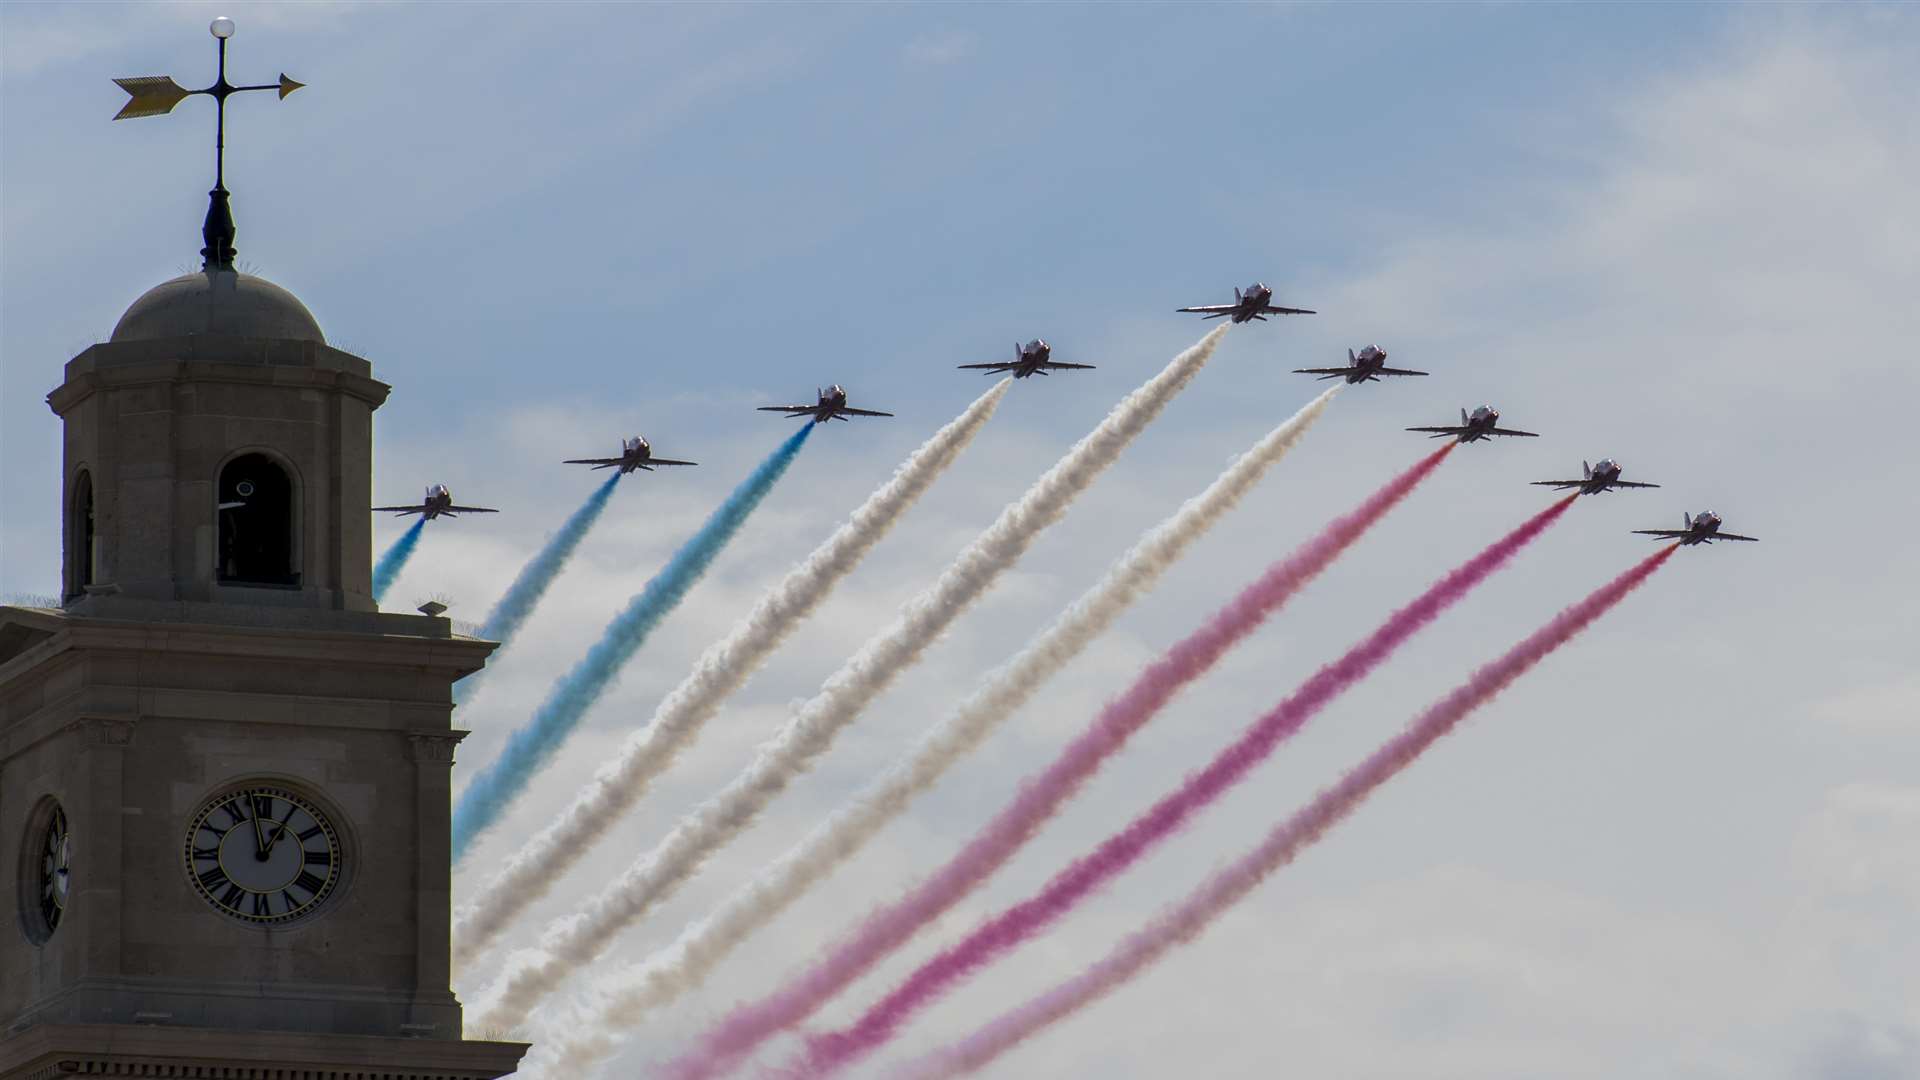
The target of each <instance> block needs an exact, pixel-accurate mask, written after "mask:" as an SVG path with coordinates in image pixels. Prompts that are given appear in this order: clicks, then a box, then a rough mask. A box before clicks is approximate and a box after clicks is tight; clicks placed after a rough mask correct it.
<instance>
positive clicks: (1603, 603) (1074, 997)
mask: <svg viewBox="0 0 1920 1080" xmlns="http://www.w3.org/2000/svg"><path fill="white" fill-rule="evenodd" d="M1676 546H1677V545H1676ZM1674 550H1675V547H1667V548H1663V549H1661V550H1660V551H1657V552H1654V553H1653V555H1651V556H1649V557H1648V558H1646V559H1644V560H1642V561H1641V562H1640V564H1639V565H1637V566H1635V567H1633V568H1632V569H1631V570H1628V571H1627V572H1626V573H1624V574H1622V575H1620V576H1619V577H1617V578H1615V579H1614V580H1612V581H1610V582H1608V583H1607V584H1606V585H1604V586H1602V587H1601V588H1600V589H1598V590H1596V591H1595V592H1594V593H1593V594H1592V595H1590V596H1588V597H1587V598H1586V599H1584V600H1582V601H1580V602H1579V603H1577V604H1575V605H1573V606H1572V607H1570V608H1567V609H1566V610H1565V611H1562V612H1561V613H1560V614H1559V615H1557V616H1555V617H1554V619H1553V621H1551V622H1549V623H1548V624H1547V625H1546V626H1544V627H1542V628H1541V629H1540V630H1539V631H1537V632H1535V633H1534V634H1533V636H1531V637H1529V638H1527V639H1526V640H1525V641H1522V642H1521V643H1520V644H1518V645H1516V646H1514V647H1513V648H1512V649H1511V650H1509V651H1508V652H1507V654H1506V655H1505V656H1502V657H1500V658H1499V659H1498V660H1495V661H1493V662H1492V663H1490V664H1487V665H1486V666H1484V667H1482V668H1480V669H1479V670H1478V671H1476V672H1474V673H1473V676H1472V677H1471V678H1469V679H1468V680H1467V681H1466V682H1465V683H1464V684H1462V685H1461V686H1460V687H1459V688H1458V689H1456V690H1454V691H1453V692H1452V693H1450V694H1448V695H1447V696H1446V697H1444V698H1441V699H1440V700H1439V701H1438V702H1437V703H1435V704H1434V705H1433V706H1431V707H1430V708H1428V709H1427V711H1426V712H1424V713H1422V714H1421V715H1420V716H1419V718H1418V719H1416V720H1414V722H1413V723H1412V724H1409V725H1408V726H1407V727H1406V729H1405V730H1403V731H1402V732H1401V733H1400V734H1399V735H1396V736H1395V737H1394V738H1393V739H1391V740H1389V741H1388V742H1387V743H1386V744H1385V745H1383V746H1381V747H1380V748H1379V749H1378V750H1375V751H1374V752H1373V754H1372V755H1371V756H1369V757H1368V758H1367V759H1366V760H1364V761H1362V762H1361V763H1360V764H1359V765H1357V766H1355V767H1354V769H1353V770H1352V771H1351V772H1349V773H1347V775H1346V776H1344V777H1342V778H1341V779H1340V782H1339V783H1337V784H1335V785H1334V786H1333V787H1331V788H1328V789H1327V790H1325V791H1323V792H1321V793H1320V795H1319V797H1317V798H1315V799H1314V800H1313V802H1311V803H1309V804H1307V806H1306V807H1305V808H1304V809H1302V810H1301V811H1300V812H1298V813H1296V814H1294V815H1293V816H1292V817H1291V818H1288V819H1287V820H1286V821H1284V822H1282V823H1281V824H1280V826H1279V827H1278V828H1276V829H1274V830H1273V831H1272V832H1270V833H1268V834H1267V838H1266V840H1264V841H1263V842H1262V843H1261V844H1260V846H1259V847H1257V848H1254V849H1253V851H1251V852H1249V853H1248V854H1247V855H1246V856H1244V857H1243V858H1241V859H1240V860H1239V861H1238V862H1236V863H1234V864H1233V865H1231V866H1228V867H1227V868H1226V869H1224V870H1221V871H1219V872H1218V873H1216V874H1214V875H1213V877H1211V878H1209V879H1208V880H1207V881H1206V882H1205V883H1204V884H1202V885H1201V887H1200V888H1199V889H1197V890H1195V891H1194V892H1193V893H1192V894H1190V895H1189V896H1188V897H1187V899H1185V900H1184V901H1182V902H1181V903H1180V904H1179V906H1177V907H1175V908H1173V909H1172V910H1170V911H1166V912H1163V913H1161V914H1160V915H1159V916H1158V917H1156V918H1155V919H1154V920H1153V921H1152V922H1150V923H1148V924H1147V925H1146V926H1145V927H1143V928H1142V929H1141V930H1139V931H1137V932H1135V933H1134V934H1133V935H1132V936H1131V937H1129V938H1127V939H1126V940H1125V941H1123V942H1121V943H1120V945H1119V946H1118V947H1116V948H1115V949H1114V950H1113V951H1112V952H1110V953H1108V954H1107V956H1106V957H1105V958H1104V959H1102V960H1100V961H1099V962H1098V963H1096V964H1094V965H1093V966H1092V967H1090V968H1088V969H1087V970H1086V971H1084V972H1082V973H1080V974H1079V975H1077V976H1075V977H1074V978H1072V979H1069V980H1067V981H1066V982H1063V983H1061V984H1059V985H1058V986H1055V987H1054V988H1053V989H1051V990H1049V991H1047V992H1046V993H1044V994H1041V995H1040V996H1038V997H1035V998H1032V999H1030V1000H1029V1001H1027V1002H1026V1003H1025V1004H1024V1005H1021V1006H1019V1007H1018V1008H1016V1009H1013V1010H1012V1011H1010V1012H1007V1013H1005V1014H1003V1015H1001V1016H1000V1017H999V1018H998V1019H995V1020H993V1021H991V1022H990V1023H988V1024H987V1025H986V1026H985V1027H982V1028H980V1029H979V1030H978V1031H976V1032H974V1033H973V1034H972V1035H970V1036H968V1037H967V1038H965V1039H962V1040H961V1041H959V1042H957V1043H954V1044H952V1045H951V1046H948V1047H946V1048H945V1049H942V1050H940V1051H937V1052H935V1053H933V1054H930V1055H928V1056H927V1057H925V1058H922V1059H921V1060H919V1061H916V1062H914V1063H912V1064H910V1065H909V1066H907V1067H906V1068H905V1069H903V1070H901V1071H900V1072H901V1074H902V1075H909V1076H914V1077H936V1076H937V1077H945V1076H953V1075H956V1074H958V1073H962V1072H970V1071H972V1070H974V1069H978V1068H980V1067H981V1066H982V1065H985V1064H986V1063H987V1062H989V1061H992V1060H993V1059H994V1058H996V1057H998V1056H999V1055H1001V1054H1003V1053H1005V1052H1006V1051H1007V1050H1009V1049H1012V1048H1013V1046H1014V1045H1016V1044H1017V1043H1019V1042H1020V1041H1021V1040H1023V1039H1025V1038H1027V1037H1028V1036H1030V1035H1032V1034H1034V1033H1035V1032H1037V1031H1039V1030H1040V1029H1042V1028H1044V1027H1046V1026H1048V1025H1050V1024H1052V1023H1054V1022H1055V1021H1057V1020H1060V1019H1063V1018H1064V1017H1066V1016H1068V1015H1070V1014H1072V1013H1073V1012H1075V1011H1077V1010H1078V1009H1080V1008H1082V1007H1083V1006H1085V1005H1087V1004H1089V1003H1091V1002H1093V1001H1094V1000H1096V999H1098V998H1100V997H1103V996H1105V995H1106V994H1107V993H1109V992H1111V991H1112V990H1114V989H1115V988H1117V987H1119V986H1120V985H1121V984H1122V983H1124V982H1126V980H1128V979H1130V978H1132V977H1133V976H1134V975H1136V974H1138V973H1139V972H1140V971H1141V970H1142V969H1144V968H1146V967H1147V966H1148V965H1150V964H1152V963H1153V962H1154V961H1156V960H1158V959H1159V958H1160V957H1161V956H1162V955H1164V954H1165V953H1166V952H1167V951H1168V950H1170V949H1172V948H1173V947H1174V946H1176V945H1180V944H1184V943H1185V942H1188V941H1191V940H1193V939H1194V938H1195V937H1197V936H1198V935H1199V934H1200V932H1201V931H1202V930H1204V929H1206V927H1207V925H1208V924H1209V923H1211V922H1212V921H1213V920H1214V918H1216V917H1217V916H1219V915H1220V914H1221V913H1222V912H1224V911H1225V910H1226V909H1227V908H1229V907H1231V906H1232V905H1233V904H1234V903H1235V902H1236V901H1238V900H1239V899H1240V898H1241V897H1243V896H1245V895H1247V894H1248V893H1249V892H1252V891H1253V888H1254V887H1255V886H1256V885H1259V884H1260V883H1261V882H1262V881H1264V880H1265V879H1266V877H1267V875H1269V874H1271V873H1273V872H1274V871H1275V870H1277V869H1279V868H1280V867H1282V866H1285V865H1286V864H1287V863H1289V862H1292V861H1293V858H1294V856H1295V855H1297V854H1299V853H1300V851H1301V849H1303V848H1305V847H1306V846H1307V845H1309V844H1311V843H1313V842H1314V841H1316V840H1318V839H1320V837H1321V836H1323V835H1325V833H1326V831H1327V830H1328V829H1330V828H1332V827H1333V826H1334V825H1335V824H1336V823H1338V822H1339V821H1340V820H1341V819H1342V818H1344V817H1346V816H1347V815H1348V814H1350V813H1352V812H1353V811H1354V809H1355V808H1356V807H1358V806H1359V805H1360V804H1361V803H1362V802H1364V801H1365V800H1366V798H1367V796H1368V795H1370V794H1372V793H1373V790H1374V789H1375V788H1377V787H1379V786H1380V785H1381V784H1384V783H1386V782H1387V781H1388V780H1390V779H1392V778H1393V776H1394V775H1395V774H1396V773H1398V772H1399V771H1400V770H1401V769H1404V768H1406V767H1407V766H1408V765H1411V764H1412V763H1413V761H1414V759H1416V758H1418V757H1419V756H1420V754H1421V753H1422V752H1424V751H1425V750H1426V749H1427V747H1429V746H1432V745H1433V743H1434V742H1435V741H1436V740H1438V739H1439V738H1440V737H1441V736H1442V735H1445V734H1447V733H1448V732H1449V731H1452V730H1453V729H1454V727H1455V726H1456V725H1458V724H1459V723H1460V721H1461V720H1462V719H1464V718H1465V717H1466V716H1467V714H1469V713H1471V712H1472V711H1473V710H1475V709H1477V708H1479V707H1480V706H1481V705H1484V704H1486V703H1487V702H1488V701H1490V700H1492V698H1493V697H1494V696H1495V695H1496V694H1498V693H1500V691H1502V690H1505V689H1506V688H1507V687H1508V686H1509V685H1510V684H1512V682H1513V681H1514V680H1515V679H1518V678H1519V677H1520V676H1521V675H1523V674H1525V673H1526V672H1527V670H1528V669H1530V668H1532V667H1533V665H1535V664H1537V663H1539V662H1540V661H1541V660H1542V659H1545V657H1546V656H1547V654H1548V653H1551V652H1552V651H1553V650H1555V649H1557V648H1559V647H1560V646H1561V645H1564V644H1566V643H1567V642H1568V641H1569V640H1570V639H1572V638H1573V636H1574V635H1576V634H1578V633H1579V632H1580V631H1582V630H1584V629H1586V628H1587V626H1588V625H1589V624H1591V623H1592V622H1593V621H1594V620H1595V619H1598V618H1599V617H1600V616H1601V615H1604V614H1606V612H1607V611H1608V610H1609V609H1611V608H1612V607H1613V606H1614V605H1615V604H1618V603H1619V602H1620V601H1621V600H1622V599H1625V597H1626V595H1627V594H1628V593H1630V592H1632V591H1633V590H1634V589H1635V588H1637V587H1639V585H1640V583H1641V582H1643V581H1645V580H1647V578H1648V577H1650V576H1651V575H1652V574H1653V572H1654V571H1655V570H1657V569H1659V568H1660V565H1661V564H1662V563H1664V562H1666V561H1667V559H1668V558H1669V557H1670V556H1671V555H1672V554H1673V552H1674Z"/></svg>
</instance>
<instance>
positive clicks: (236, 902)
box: [220, 884, 246, 911]
mask: <svg viewBox="0 0 1920 1080" xmlns="http://www.w3.org/2000/svg"><path fill="white" fill-rule="evenodd" d="M244 895H246V890H245V889H242V888H241V887H240V886H238V885H233V884H229V885H228V886H227V891H226V892H224V893H221V894H220V906H221V907H224V908H232V909H233V910H234V911H239V910H240V898H241V897H242V896H244Z"/></svg>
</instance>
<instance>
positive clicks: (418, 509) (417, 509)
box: [373, 506, 427, 514]
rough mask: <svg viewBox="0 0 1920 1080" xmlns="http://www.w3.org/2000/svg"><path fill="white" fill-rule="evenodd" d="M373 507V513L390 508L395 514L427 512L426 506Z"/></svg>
mask: <svg viewBox="0 0 1920 1080" xmlns="http://www.w3.org/2000/svg"><path fill="white" fill-rule="evenodd" d="M373 509H374V512H375V513H379V512H380V511H383V510H391V511H393V512H394V513H396V514H424V513H426V512H427V508H426V507H424V506H376V507H374V508H373Z"/></svg>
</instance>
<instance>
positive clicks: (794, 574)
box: [454, 379, 1011, 964]
mask: <svg viewBox="0 0 1920 1080" xmlns="http://www.w3.org/2000/svg"><path fill="white" fill-rule="evenodd" d="M1009 385H1011V384H1010V382H1009V380H1007V379H1002V380H1000V381H999V382H997V383H995V384H994V385H993V386H992V387H990V388H989V389H988V390H987V392H986V393H984V394H981V395H980V397H979V398H978V399H976V400H975V401H974V403H973V404H972V405H969V406H967V408H966V411H964V412H962V413H961V414H960V415H959V416H957V417H955V418H954V419H953V420H952V421H950V422H949V423H948V424H947V425H946V426H945V427H943V428H941V429H940V430H939V431H937V432H935V433H934V434H933V436H932V437H931V438H929V439H928V440H927V441H926V442H925V443H923V444H921V446H920V448H919V449H918V450H915V451H914V452H913V453H912V454H911V455H909V456H908V457H907V459H906V460H905V461H903V462H901V464H900V467H899V468H898V469H896V470H895V471H894V474H893V477H892V478H891V479H889V480H888V481H887V482H886V483H884V484H882V485H881V486H880V487H878V488H876V489H874V492H873V494H872V495H869V496H868V497H867V501H866V502H864V503H862V504H861V505H860V508H859V509H857V510H855V511H854V512H853V514H852V515H851V516H850V517H848V518H847V521H846V523H845V524H843V525H841V526H840V528H839V529H838V530H836V531H835V532H834V534H833V535H832V536H830V537H828V538H827V539H826V541H825V542H823V543H822V544H821V545H820V546H819V547H817V548H815V549H814V550H813V553H812V554H811V555H808V556H807V557H806V559H805V560H804V561H802V562H800V563H799V564H798V565H796V566H795V567H794V568H793V569H792V570H789V571H788V572H787V576H786V577H785V578H782V579H781V581H780V583H779V584H777V585H775V586H774V587H773V588H771V589H769V590H767V593H766V595H764V596H762V597H761V598H760V601H759V602H758V603H757V604H755V605H754V608H753V610H752V611H751V612H749V613H748V614H747V617H746V618H745V619H742V620H741V621H740V622H739V623H738V624H736V625H735V626H734V628H733V629H732V631H731V632H729V633H728V634H727V636H726V637H724V638H722V639H720V640H719V641H717V642H715V643H714V644H712V645H710V646H708V647H707V651H706V652H704V653H702V654H700V659H699V660H697V661H695V662H694V665H693V670H692V671H690V672H688V673H687V677H686V678H684V679H682V680H681V681H680V685H679V686H676V687H674V689H673V692H672V693H670V694H668V695H667V696H666V697H665V698H664V699H662V700H661V702H660V706H659V708H657V709H656V710H654V714H653V721H652V722H651V723H649V724H648V725H647V726H646V727H644V728H642V729H640V730H638V731H636V732H634V733H633V734H632V735H629V736H628V737H627V741H626V744H625V745H624V746H622V747H621V750H620V754H619V756H618V757H617V758H616V759H615V760H614V761H613V763H612V764H610V765H609V766H607V767H606V768H604V769H602V770H601V771H600V773H599V774H598V775H597V776H595V777H594V778H593V781H592V783H590V784H589V785H588V786H587V789H586V790H585V791H583V792H582V793H581V794H580V796H579V797H578V798H576V799H575V800H574V802H573V805H572V806H570V807H568V808H567V810H566V811H565V812H564V813H563V814H561V816H560V817H559V818H558V819H557V820H556V821H555V822H554V823H553V824H551V825H549V826H548V827H547V828H546V829H544V830H543V831H542V832H541V833H540V834H539V835H538V836H536V837H534V839H533V840H531V841H530V842H528V843H527V844H526V845H525V846H524V847H522V848H521V849H520V851H518V852H517V853H515V854H514V856H513V857H512V858H511V859H509V860H508V862H507V864H506V867H505V869H503V870H502V871H501V872H500V874H499V876H498V877H496V878H495V879H494V880H493V881H492V882H490V883H488V885H487V888H486V889H485V891H483V892H482V893H481V894H480V897H479V899H478V900H476V901H475V902H474V903H473V904H472V905H471V906H470V907H469V908H468V909H467V910H466V911H463V912H462V913H461V919H460V922H459V923H458V925H457V926H456V927H455V929H454V959H455V961H456V962H457V963H462V964H464V963H467V962H469V961H471V960H472V959H473V958H475V957H477V956H478V955H479V954H480V953H481V951H482V950H484V949H485V948H486V947H487V946H488V945H489V944H491V943H492V942H493V941H494V939H496V938H497V937H499V935H500V933H501V932H502V931H504V930H505V929H506V928H507V927H508V926H509V925H511V923H512V921H513V920H514V918H515V917H517V916H518V915H519V914H520V912H522V911H524V910H526V908H527V906H528V905H529V904H532V903H534V902H535V901H537V900H539V899H540V898H541V897H542V896H545V895H546V893H547V890H548V889H550V888H552V886H553V884H554V882H556V881H558V880H559V879H560V878H561V876H562V875H564V874H565V872H566V871H567V870H568V869H569V868H571V867H572V866H573V864H574V863H575V862H577V861H578V860H580V859H581V858H583V857H584V856H585V855H586V853H587V852H588V851H590V850H592V848H593V844H594V842H595V841H597V840H598V839H599V838H600V837H601V835H602V834H604V833H605V832H606V831H607V830H608V829H610V828H612V827H613V826H614V824H615V823H617V822H618V821H619V820H620V816H621V815H622V814H623V813H625V812H626V810H627V808H629V807H630V806H632V805H633V804H634V802H636V801H637V800H638V799H639V798H640V795H641V793H642V792H644V791H645V790H646V786H647V785H648V784H649V783H650V782H651V781H652V780H653V778H654V777H656V776H658V775H659V774H660V773H661V772H662V771H663V770H665V769H666V768H667V766H668V765H670V764H672V762H673V759H674V757H675V756H676V755H677V754H678V753H679V751H680V750H681V748H682V747H684V746H685V745H686V744H687V743H688V742H689V741H690V740H691V739H692V738H693V737H694V735H695V734H696V733H697V732H698V731H699V730H700V728H701V727H702V726H703V725H704V724H706V722H707V721H708V720H710V719H712V717H713V714H714V713H715V712H716V711H717V710H718V709H719V707H720V703H721V702H722V701H724V700H726V698H727V696H728V695H729V694H731V693H733V692H734V691H735V690H736V689H738V688H739V686H740V684H741V683H743V682H745V681H746V679H747V676H749V675H751V674H753V672H754V671H755V670H756V669H758V668H759V666H760V664H761V663H762V662H763V661H764V660H765V659H766V658H767V657H768V656H769V655H770V654H771V653H772V652H773V650H774V649H775V648H776V647H778V646H779V644H780V643H781V642H782V641H785V640H786V638H787V635H788V634H790V633H792V632H793V631H794V630H795V629H797V628H798V627H799V625H800V623H801V621H802V620H804V619H805V618H806V617H807V616H808V615H809V614H811V613H812V611H813V609H814V608H815V607H817V606H818V605H819V603H820V601H821V600H822V599H824V598H825V597H826V595H827V593H828V592H830V591H832V589H833V587H834V586H835V585H837V584H839V582H840V580H841V579H842V578H844V577H846V576H847V575H848V574H850V573H852V572H853V568H854V567H856V566H858V565H859V564H860V560H861V559H863V558H865V557H866V554H867V552H868V551H871V550H872V549H873V546H874V545H875V544H877V543H879V542H880V538H881V537H883V536H885V535H886V534H887V533H888V531H889V530H891V529H892V528H893V525H894V523H895V522H896V521H898V520H899V519H900V517H901V515H903V514H905V513H906V512H907V510H908V508H910V507H912V506H913V504H914V503H915V502H916V501H918V500H919V498H920V496H921V495H922V494H924V493H925V492H926V490H927V489H928V488H929V487H931V486H932V485H933V482H934V480H935V479H937V478H938V477H939V476H940V474H941V473H942V472H945V471H946V468H947V466H948V465H951V464H952V463H953V461H954V459H955V458H957V457H959V455H960V452H961V451H962V450H964V449H966V448H967V445H968V444H969V443H971V442H972V441H973V437H974V436H975V435H976V434H978V433H979V431H980V429H981V428H982V427H983V426H985V424H986V422H987V420H988V419H990V418H991V417H992V416H993V412H994V409H995V408H996V407H998V406H999V404H1000V399H1001V398H1002V397H1004V396H1005V395H1006V392H1007V387H1008V386H1009Z"/></svg>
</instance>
